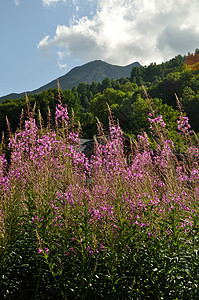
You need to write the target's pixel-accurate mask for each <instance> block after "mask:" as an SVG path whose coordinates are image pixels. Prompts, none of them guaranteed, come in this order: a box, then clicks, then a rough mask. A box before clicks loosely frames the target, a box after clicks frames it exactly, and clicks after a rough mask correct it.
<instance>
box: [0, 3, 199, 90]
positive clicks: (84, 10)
mask: <svg viewBox="0 0 199 300" xmlns="http://www.w3.org/2000/svg"><path fill="white" fill-rule="evenodd" d="M198 18H199V1H198V0H192V1H190V0H161V1H160V0H0V45H1V46H0V96H4V95H6V94H9V93H12V92H17V93H19V92H24V91H31V90H34V89H36V88H39V87H40V86H42V85H44V84H46V83H48V82H49V81H51V80H53V79H56V78H57V77H59V76H62V75H64V74H65V73H67V72H68V71H69V70H70V69H71V68H73V67H75V66H79V65H82V64H84V63H86V62H88V61H92V60H95V59H101V60H104V61H107V62H109V63H112V64H117V65H127V64H130V63H132V62H134V61H139V62H140V63H141V64H143V65H147V64H149V63H151V62H157V63H160V62H162V61H166V60H168V59H170V58H172V57H174V56H175V55H178V54H187V53H188V52H194V50H195V49H196V48H199V25H198Z"/></svg>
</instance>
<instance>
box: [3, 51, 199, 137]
mask: <svg viewBox="0 0 199 300" xmlns="http://www.w3.org/2000/svg"><path fill="white" fill-rule="evenodd" d="M185 59H186V56H181V55H178V56H176V57H175V58H173V59H171V60H170V61H168V62H165V63H162V64H155V63H152V64H150V65H149V66H144V67H134V68H133V69H132V72H131V76H130V77H129V78H120V79H117V80H114V79H110V78H108V77H107V78H105V79H104V80H103V81H102V82H93V83H92V84H88V83H79V85H78V86H77V87H75V86H74V87H73V88H72V89H71V90H62V91H61V98H62V102H63V104H66V105H67V107H68V112H69V116H72V114H74V119H75V123H77V122H80V124H81V127H82V135H83V137H85V138H92V137H93V135H94V134H96V131H97V126H96V117H97V118H98V119H99V121H100V122H101V123H102V124H103V127H104V129H105V130H106V129H107V128H108V106H107V104H108V105H109V107H110V109H111V111H112V113H113V116H114V118H116V119H118V120H119V122H120V126H121V128H122V130H123V132H124V133H125V134H127V135H129V136H131V137H135V136H136V135H137V134H138V133H139V132H140V131H141V130H143V129H144V130H146V132H147V133H148V134H150V126H149V125H150V124H149V122H148V113H149V109H148V104H147V102H146V100H145V95H144V91H143V88H142V86H143V85H144V86H145V87H146V89H147V92H148V94H149V95H150V99H151V100H150V101H151V104H152V106H153V109H154V111H155V112H156V113H157V114H161V115H162V116H163V120H164V121H165V123H166V124H167V127H168V128H167V129H168V131H169V134H170V135H171V137H172V138H173V139H174V140H175V136H177V127H176V126H177V125H176V119H177V118H178V116H179V112H178V108H177V102H176V97H175V94H176V95H177V96H178V98H179V99H180V102H181V104H182V110H183V111H185V112H186V114H187V116H188V117H189V119H190V123H191V126H192V128H193V129H194V130H195V131H196V132H199V124H198V116H197V114H198V111H199V92H198V91H199V70H194V71H192V70H189V69H187V68H186V66H185V64H184V62H185ZM57 98H58V90H57V89H49V90H48V91H43V92H42V93H40V94H34V95H29V97H28V99H29V104H30V106H31V107H33V106H34V105H36V106H35V107H36V108H35V116H36V118H37V117H38V116H39V114H41V116H42V120H43V124H44V126H47V123H48V122H49V111H50V117H51V126H54V114H55V105H56V103H57ZM22 110H23V111H24V118H25V117H26V116H27V110H26V98H25V96H24V97H23V98H20V99H18V100H11V99H7V100H4V101H3V102H2V103H0V132H7V124H6V116H7V118H8V120H9V123H10V125H11V128H12V131H13V132H14V131H15V130H16V129H17V128H18V127H19V120H20V116H21V112H22Z"/></svg>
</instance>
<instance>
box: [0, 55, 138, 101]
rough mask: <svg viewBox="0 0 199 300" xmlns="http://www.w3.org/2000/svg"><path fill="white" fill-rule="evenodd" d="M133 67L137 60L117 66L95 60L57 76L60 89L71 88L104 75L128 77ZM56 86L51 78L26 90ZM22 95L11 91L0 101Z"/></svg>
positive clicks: (103, 77) (36, 92)
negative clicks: (38, 86) (36, 86)
mask: <svg viewBox="0 0 199 300" xmlns="http://www.w3.org/2000/svg"><path fill="white" fill-rule="evenodd" d="M133 67H140V64H139V63H138V62H134V63H132V64H130V65H127V66H117V65H111V64H108V63H106V62H105V61H101V60H95V61H91V62H89V63H87V64H84V65H82V66H79V67H75V68H73V69H72V70H71V71H69V72H68V73H66V74H65V75H63V76H61V77H59V78H58V80H59V83H60V86H61V89H63V90H65V89H71V88H72V87H73V86H78V84H79V83H80V82H84V83H92V82H93V81H96V82H101V81H102V80H103V79H105V78H106V77H109V78H111V79H112V78H113V79H119V78H121V77H124V78H127V77H130V75H131V71H132V68H133ZM56 87H57V80H56V79H55V80H53V81H51V82H49V83H47V84H45V85H43V86H42V87H40V88H38V89H36V90H33V91H30V92H27V94H28V95H30V94H39V93H41V92H42V91H43V90H49V89H51V88H56ZM23 96H24V93H20V94H16V93H12V94H9V95H6V96H3V97H0V102H2V101H3V100H6V99H8V98H9V99H12V100H13V99H19V98H22V97H23Z"/></svg>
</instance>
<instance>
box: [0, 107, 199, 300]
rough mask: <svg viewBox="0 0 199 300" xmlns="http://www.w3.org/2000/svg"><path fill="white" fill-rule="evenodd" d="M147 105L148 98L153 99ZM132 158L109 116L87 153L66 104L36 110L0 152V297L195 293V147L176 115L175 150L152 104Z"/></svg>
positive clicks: (198, 189)
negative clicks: (179, 147) (39, 115)
mask: <svg viewBox="0 0 199 300" xmlns="http://www.w3.org/2000/svg"><path fill="white" fill-rule="evenodd" d="M149 105H150V104H149ZM149 122H150V124H151V130H152V135H153V137H154V140H153V142H152V144H153V148H152V147H151V142H150V141H149V138H148V137H147V135H146V134H145V133H143V134H142V135H138V137H137V141H135V142H134V143H133V145H132V151H131V155H130V156H129V157H130V159H127V158H126V155H125V154H124V153H125V151H124V147H123V135H122V132H121V130H120V127H119V125H116V124H115V123H114V121H113V119H112V117H111V116H110V120H109V123H110V128H109V129H110V133H109V136H108V137H107V136H105V135H103V130H102V128H101V127H100V125H99V131H101V132H100V134H102V135H103V138H101V139H100V140H101V142H99V140H96V143H95V151H94V154H93V155H92V156H91V158H89V159H88V158H87V157H85V155H84V154H83V153H81V152H80V151H79V148H80V145H79V143H80V141H79V135H78V133H75V132H74V130H73V126H72V124H70V121H69V118H68V114H67V108H66V107H64V106H63V105H62V104H61V102H60V103H59V105H58V106H57V108H56V130H55V131H53V130H50V129H49V130H45V129H43V128H42V127H41V126H40V128H39V129H38V127H37V125H36V123H35V120H34V119H33V118H32V117H31V116H30V117H29V119H28V120H27V121H25V127H24V130H21V131H19V132H16V133H15V134H14V135H13V136H12V137H10V143H9V148H10V152H11V157H10V161H9V164H8V162H7V161H6V159H5V155H4V153H1V156H0V197H1V200H0V255H1V260H0V276H1V277H0V287H1V289H0V298H1V299H198V297H199V292H198V284H199V282H198V281H199V279H198V278H199V259H198V199H199V185H198V182H199V161H198V158H199V150H198V144H197V141H196V142H195V143H194V144H193V142H192V140H193V138H192V134H191V132H190V126H189V123H188V119H187V118H186V117H184V116H183V114H181V115H180V118H179V121H178V131H179V143H182V141H183V143H182V144H183V153H184V154H183V155H182V154H176V151H175V147H174V144H173V142H172V140H170V139H168V138H167V132H166V130H165V123H164V121H163V120H162V117H161V116H156V115H155V113H154V111H153V109H152V108H151V114H150V116H149Z"/></svg>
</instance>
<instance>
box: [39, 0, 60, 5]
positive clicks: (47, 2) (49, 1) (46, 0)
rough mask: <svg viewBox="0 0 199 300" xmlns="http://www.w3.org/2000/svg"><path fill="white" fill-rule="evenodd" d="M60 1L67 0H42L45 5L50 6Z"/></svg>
mask: <svg viewBox="0 0 199 300" xmlns="http://www.w3.org/2000/svg"><path fill="white" fill-rule="evenodd" d="M60 1H62V2H66V0H42V3H43V5H45V6H50V5H53V4H56V3H57V2H60Z"/></svg>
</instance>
